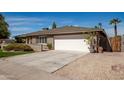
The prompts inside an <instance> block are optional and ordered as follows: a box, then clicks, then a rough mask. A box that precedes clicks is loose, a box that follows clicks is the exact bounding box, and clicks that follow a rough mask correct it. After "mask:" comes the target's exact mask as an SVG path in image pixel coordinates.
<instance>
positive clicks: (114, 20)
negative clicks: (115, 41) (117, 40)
mask: <svg viewBox="0 0 124 93" xmlns="http://www.w3.org/2000/svg"><path fill="white" fill-rule="evenodd" d="M119 23H121V20H120V19H118V18H113V19H112V20H110V25H114V33H115V36H117V24H119Z"/></svg>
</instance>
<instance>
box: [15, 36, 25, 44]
mask: <svg viewBox="0 0 124 93" xmlns="http://www.w3.org/2000/svg"><path fill="white" fill-rule="evenodd" d="M15 42H16V43H25V41H24V39H23V38H21V37H19V36H15Z"/></svg>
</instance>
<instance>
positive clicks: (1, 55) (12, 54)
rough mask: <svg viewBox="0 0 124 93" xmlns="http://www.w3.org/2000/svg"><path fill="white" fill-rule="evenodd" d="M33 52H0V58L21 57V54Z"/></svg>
mask: <svg viewBox="0 0 124 93" xmlns="http://www.w3.org/2000/svg"><path fill="white" fill-rule="evenodd" d="M28 53H33V52H29V51H28V52H26V51H15V52H3V51H1V50H0V58H2V57H9V56H16V55H22V54H28Z"/></svg>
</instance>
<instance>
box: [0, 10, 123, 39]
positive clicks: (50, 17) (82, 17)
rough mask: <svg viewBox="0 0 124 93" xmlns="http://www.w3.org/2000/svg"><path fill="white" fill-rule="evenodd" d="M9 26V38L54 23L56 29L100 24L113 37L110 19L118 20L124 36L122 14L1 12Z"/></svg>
mask: <svg viewBox="0 0 124 93" xmlns="http://www.w3.org/2000/svg"><path fill="white" fill-rule="evenodd" d="M2 14H3V15H4V16H5V19H6V21H7V22H8V24H9V30H10V32H11V37H13V36H16V35H20V34H24V33H29V32H34V31H39V30H41V29H42V28H45V27H51V25H52V22H53V21H55V22H56V24H57V26H58V27H61V26H65V25H74V26H81V27H94V26H95V25H97V24H98V23H102V25H103V28H104V29H105V31H106V32H107V34H108V35H109V36H112V35H114V33H113V26H111V25H109V21H110V20H111V19H112V18H119V19H121V20H122V23H120V24H119V25H118V34H124V12H4V13H3V12H2Z"/></svg>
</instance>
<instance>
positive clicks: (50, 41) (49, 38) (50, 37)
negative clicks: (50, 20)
mask: <svg viewBox="0 0 124 93" xmlns="http://www.w3.org/2000/svg"><path fill="white" fill-rule="evenodd" d="M47 44H52V46H53V48H54V38H53V37H52V36H49V37H47Z"/></svg>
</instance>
